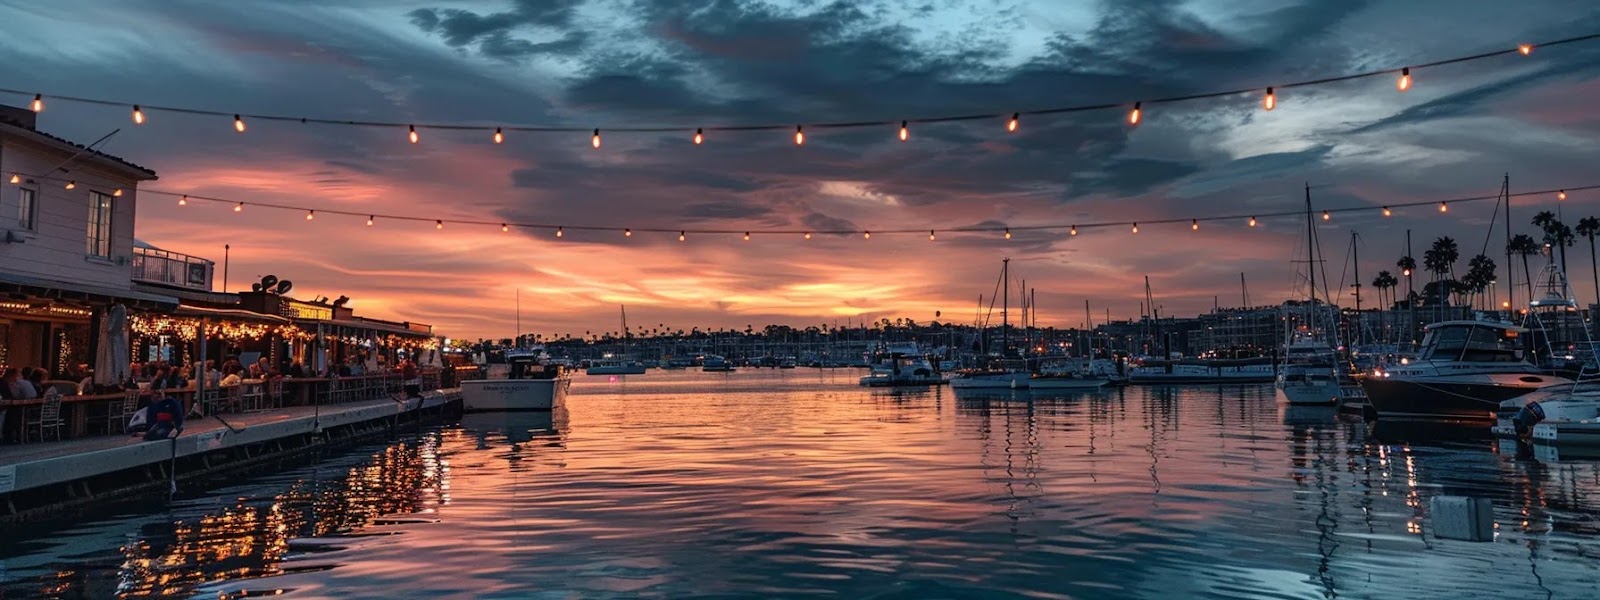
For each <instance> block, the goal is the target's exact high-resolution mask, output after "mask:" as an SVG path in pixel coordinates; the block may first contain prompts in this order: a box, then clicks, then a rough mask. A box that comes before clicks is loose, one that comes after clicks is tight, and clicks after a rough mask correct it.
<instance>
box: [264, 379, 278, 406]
mask: <svg viewBox="0 0 1600 600" xmlns="http://www.w3.org/2000/svg"><path fill="white" fill-rule="evenodd" d="M263 387H264V388H265V390H264V391H263V392H262V399H261V402H262V405H263V408H283V380H282V379H278V378H272V379H268V380H267V382H266V384H265V385H264V386H263Z"/></svg>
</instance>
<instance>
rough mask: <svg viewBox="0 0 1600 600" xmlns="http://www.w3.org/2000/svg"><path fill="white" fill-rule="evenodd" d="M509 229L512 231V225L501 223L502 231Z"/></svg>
mask: <svg viewBox="0 0 1600 600" xmlns="http://www.w3.org/2000/svg"><path fill="white" fill-rule="evenodd" d="M509 231H511V226H510V225H507V224H505V223H501V224H500V233H506V232H509Z"/></svg>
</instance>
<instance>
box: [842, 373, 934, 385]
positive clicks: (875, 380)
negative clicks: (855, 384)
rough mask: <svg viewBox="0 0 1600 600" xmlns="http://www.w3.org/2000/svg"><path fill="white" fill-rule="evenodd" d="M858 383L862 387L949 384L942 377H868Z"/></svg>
mask: <svg viewBox="0 0 1600 600" xmlns="http://www.w3.org/2000/svg"><path fill="white" fill-rule="evenodd" d="M860 381H861V385H862V386H864V387H928V386H932V385H944V384H946V383H949V382H948V381H947V380H945V378H944V377H936V376H933V375H868V376H866V377H862V378H861V380H860Z"/></svg>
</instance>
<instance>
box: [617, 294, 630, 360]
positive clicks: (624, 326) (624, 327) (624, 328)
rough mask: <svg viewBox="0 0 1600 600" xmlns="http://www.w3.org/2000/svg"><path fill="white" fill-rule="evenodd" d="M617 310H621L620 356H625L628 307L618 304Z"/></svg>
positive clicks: (626, 351) (626, 350)
mask: <svg viewBox="0 0 1600 600" xmlns="http://www.w3.org/2000/svg"><path fill="white" fill-rule="evenodd" d="M617 308H620V309H622V354H623V355H624V356H626V355H627V354H628V307H627V306H624V305H621V304H618V305H617Z"/></svg>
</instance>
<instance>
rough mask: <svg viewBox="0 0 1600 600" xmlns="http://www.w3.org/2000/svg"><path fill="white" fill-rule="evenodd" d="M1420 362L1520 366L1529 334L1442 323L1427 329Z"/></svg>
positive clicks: (1503, 326) (1504, 326) (1481, 324)
mask: <svg viewBox="0 0 1600 600" xmlns="http://www.w3.org/2000/svg"><path fill="white" fill-rule="evenodd" d="M1427 332H1428V333H1427V336H1426V337H1424V338H1423V340H1422V352H1421V354H1420V355H1419V358H1420V359H1421V360H1437V361H1454V362H1522V360H1523V337H1524V336H1523V334H1525V333H1527V332H1528V330H1526V329H1523V328H1521V327H1517V326H1515V325H1512V324H1509V323H1496V322H1493V321H1442V322H1439V323H1434V324H1432V325H1429V326H1428V327H1427Z"/></svg>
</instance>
